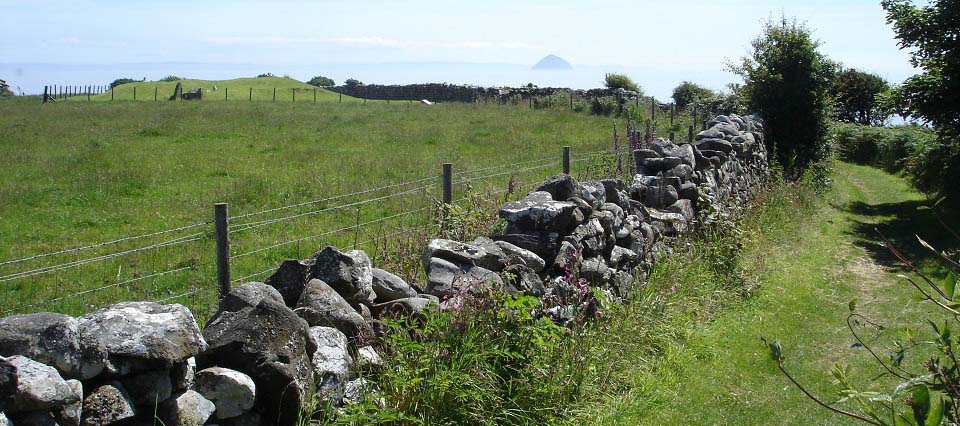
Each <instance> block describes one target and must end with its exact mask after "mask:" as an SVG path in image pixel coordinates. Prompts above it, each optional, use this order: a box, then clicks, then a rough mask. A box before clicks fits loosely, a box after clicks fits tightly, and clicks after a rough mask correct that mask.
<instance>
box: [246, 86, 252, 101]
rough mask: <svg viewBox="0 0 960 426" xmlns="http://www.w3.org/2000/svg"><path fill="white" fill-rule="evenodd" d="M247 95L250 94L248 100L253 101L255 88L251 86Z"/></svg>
mask: <svg viewBox="0 0 960 426" xmlns="http://www.w3.org/2000/svg"><path fill="white" fill-rule="evenodd" d="M247 96H248V99H247V100H248V101H251V102H253V88H252V87H251V88H250V94H249V95H247Z"/></svg>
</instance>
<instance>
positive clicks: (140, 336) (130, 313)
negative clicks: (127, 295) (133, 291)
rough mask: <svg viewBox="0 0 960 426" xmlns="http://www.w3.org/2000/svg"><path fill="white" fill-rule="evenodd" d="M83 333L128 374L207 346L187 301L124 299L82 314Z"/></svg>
mask: <svg viewBox="0 0 960 426" xmlns="http://www.w3.org/2000/svg"><path fill="white" fill-rule="evenodd" d="M80 334H81V335H89V336H94V337H96V338H97V340H99V341H100V345H101V346H102V347H103V348H104V350H106V352H107V359H108V366H107V369H108V370H109V371H110V372H111V373H114V374H118V375H125V374H130V373H133V372H136V371H143V370H149V369H156V368H163V367H166V366H168V365H170V364H172V363H173V362H175V361H180V360H185V359H187V358H190V357H192V356H194V355H196V354H198V353H200V352H202V351H204V350H205V349H206V348H207V342H206V341H205V340H204V339H203V335H201V334H200V327H198V326H197V322H196V320H194V318H193V314H191V313H190V311H189V310H188V309H187V308H185V307H184V306H183V305H177V304H173V305H161V304H159V303H154V302H123V303H117V304H115V305H110V306H107V307H106V308H103V309H100V310H98V311H96V312H94V313H92V314H88V315H84V316H83V317H81V318H80Z"/></svg>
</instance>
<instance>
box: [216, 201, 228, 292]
mask: <svg viewBox="0 0 960 426" xmlns="http://www.w3.org/2000/svg"><path fill="white" fill-rule="evenodd" d="M213 222H214V228H215V231H216V238H217V288H218V290H219V295H220V297H219V299H223V298H224V297H226V295H227V293H230V229H229V227H228V223H227V203H217V204H214V205H213Z"/></svg>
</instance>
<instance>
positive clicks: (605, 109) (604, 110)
mask: <svg viewBox="0 0 960 426" xmlns="http://www.w3.org/2000/svg"><path fill="white" fill-rule="evenodd" d="M618 107H619V105H618V104H617V100H616V98H614V97H603V98H599V97H598V98H593V101H592V102H591V103H590V113H591V114H593V115H602V116H605V117H606V116H610V115H611V114H613V113H614V112H616V111H617V110H618V109H619V108H618Z"/></svg>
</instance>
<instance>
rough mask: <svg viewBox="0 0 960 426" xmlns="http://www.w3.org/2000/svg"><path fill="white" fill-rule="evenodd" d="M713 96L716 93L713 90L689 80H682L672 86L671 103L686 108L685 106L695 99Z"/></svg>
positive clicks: (695, 100)
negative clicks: (675, 85)
mask: <svg viewBox="0 0 960 426" xmlns="http://www.w3.org/2000/svg"><path fill="white" fill-rule="evenodd" d="M714 96H716V93H715V92H714V91H713V90H710V89H708V88H706V87H703V86H701V85H699V84H696V83H692V82H689V81H684V82H682V83H680V84H679V85H678V86H677V87H674V88H673V103H674V104H675V105H676V106H677V108H679V109H687V106H689V105H691V104H693V103H695V102H697V101H700V100H704V99H709V98H712V97H714Z"/></svg>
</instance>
